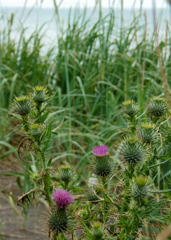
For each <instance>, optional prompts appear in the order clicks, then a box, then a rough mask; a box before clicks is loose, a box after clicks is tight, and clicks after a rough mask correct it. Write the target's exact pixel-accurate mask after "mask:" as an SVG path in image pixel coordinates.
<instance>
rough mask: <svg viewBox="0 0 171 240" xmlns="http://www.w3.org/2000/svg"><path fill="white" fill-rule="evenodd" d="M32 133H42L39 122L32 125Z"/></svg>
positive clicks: (33, 134) (38, 134) (36, 134)
mask: <svg viewBox="0 0 171 240" xmlns="http://www.w3.org/2000/svg"><path fill="white" fill-rule="evenodd" d="M30 130H31V135H32V136H34V137H36V136H40V135H41V134H42V129H41V128H40V126H39V124H33V125H31V127H30Z"/></svg>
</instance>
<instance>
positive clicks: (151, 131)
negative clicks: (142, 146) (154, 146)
mask: <svg viewBox="0 0 171 240" xmlns="http://www.w3.org/2000/svg"><path fill="white" fill-rule="evenodd" d="M138 137H139V138H140V140H141V141H142V142H143V143H147V144H149V143H152V142H154V141H155V140H156V137H157V133H156V126H155V125H154V124H151V123H142V124H141V127H140V129H138Z"/></svg>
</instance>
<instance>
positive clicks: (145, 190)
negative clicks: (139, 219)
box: [131, 175, 151, 201]
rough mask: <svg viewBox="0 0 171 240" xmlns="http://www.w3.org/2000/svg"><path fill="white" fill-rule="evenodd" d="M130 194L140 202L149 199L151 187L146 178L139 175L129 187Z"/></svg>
mask: <svg viewBox="0 0 171 240" xmlns="http://www.w3.org/2000/svg"><path fill="white" fill-rule="evenodd" d="M131 194H132V196H133V197H134V198H135V199H138V200H141V201H142V200H145V199H148V198H149V196H150V194H151V187H150V183H149V180H148V178H147V177H146V176H142V175H141V176H139V177H137V178H136V179H135V180H134V182H133V184H132V187H131Z"/></svg>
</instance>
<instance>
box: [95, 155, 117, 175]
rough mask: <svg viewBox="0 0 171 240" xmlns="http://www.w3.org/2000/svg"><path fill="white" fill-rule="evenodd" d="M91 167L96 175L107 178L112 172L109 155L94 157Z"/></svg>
mask: <svg viewBox="0 0 171 240" xmlns="http://www.w3.org/2000/svg"><path fill="white" fill-rule="evenodd" d="M93 167H94V171H95V174H96V175H98V176H101V177H107V176H109V175H110V174H111V173H112V172H113V160H112V159H111V158H110V156H109V155H105V156H103V157H98V156H95V159H94V161H93Z"/></svg>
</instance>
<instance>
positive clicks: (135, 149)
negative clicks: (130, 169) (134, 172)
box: [119, 137, 147, 164]
mask: <svg viewBox="0 0 171 240" xmlns="http://www.w3.org/2000/svg"><path fill="white" fill-rule="evenodd" d="M119 151H120V156H121V157H122V159H123V160H124V161H125V162H127V163H128V164H137V163H140V162H142V161H144V160H145V159H146V155H147V154H146V148H145V146H144V145H143V144H142V143H141V141H139V140H138V139H137V138H136V137H129V138H126V139H125V140H124V141H123V142H122V143H121V145H120V148H119Z"/></svg>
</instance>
